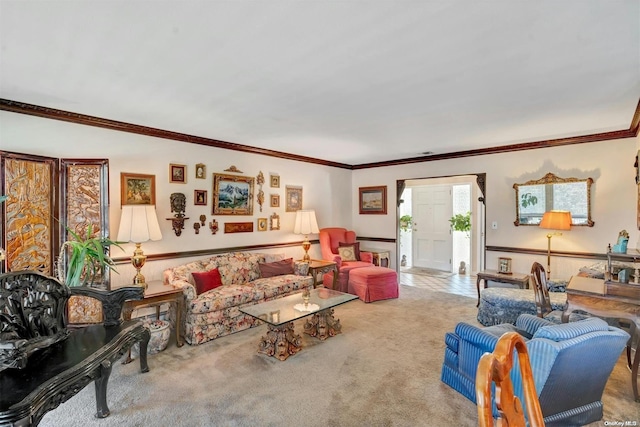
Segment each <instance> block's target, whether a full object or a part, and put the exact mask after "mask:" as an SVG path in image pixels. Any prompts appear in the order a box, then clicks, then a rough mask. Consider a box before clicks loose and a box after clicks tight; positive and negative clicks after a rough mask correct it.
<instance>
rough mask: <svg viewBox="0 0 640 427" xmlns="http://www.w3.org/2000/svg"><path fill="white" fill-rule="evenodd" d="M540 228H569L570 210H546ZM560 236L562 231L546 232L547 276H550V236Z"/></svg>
mask: <svg viewBox="0 0 640 427" xmlns="http://www.w3.org/2000/svg"><path fill="white" fill-rule="evenodd" d="M540 228H546V229H549V230H570V229H571V212H569V211H548V212H545V213H544V215H543V216H542V221H540ZM553 236H562V233H560V232H557V231H556V232H555V233H548V234H547V278H549V279H550V278H551V237H553Z"/></svg>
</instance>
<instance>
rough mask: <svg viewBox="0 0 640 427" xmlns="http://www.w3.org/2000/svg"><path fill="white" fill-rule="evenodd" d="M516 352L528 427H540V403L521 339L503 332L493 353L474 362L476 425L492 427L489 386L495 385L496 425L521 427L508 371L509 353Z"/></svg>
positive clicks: (523, 423) (522, 419)
mask: <svg viewBox="0 0 640 427" xmlns="http://www.w3.org/2000/svg"><path fill="white" fill-rule="evenodd" d="M514 350H516V351H517V352H518V360H519V361H520V375H521V376H522V388H523V390H524V400H525V406H526V409H527V415H528V418H529V426H530V427H544V419H543V416H542V409H541V408H540V401H539V400H538V394H537V393H536V387H535V384H534V382H533V374H532V373H531V364H530V362H529V353H528V352H527V346H526V345H525V342H524V339H523V338H522V336H521V335H519V334H518V333H517V332H507V333H505V334H504V335H502V336H501V337H500V339H499V340H498V343H497V344H496V347H495V349H494V351H493V353H485V354H484V355H483V356H482V357H481V358H480V362H479V363H478V372H477V374H476V400H477V405H478V425H479V426H480V427H489V426H491V427H493V425H494V423H493V413H492V400H491V384H492V383H495V385H496V396H495V399H496V406H497V408H498V412H499V413H500V417H499V419H498V422H497V424H496V425H497V426H505V427H506V426H509V427H525V426H526V425H527V421H526V419H525V414H524V412H523V410H522V404H521V402H520V399H519V398H518V397H517V396H515V395H514V393H513V383H512V382H511V376H510V372H511V368H512V367H513V360H514V359H513V351H514Z"/></svg>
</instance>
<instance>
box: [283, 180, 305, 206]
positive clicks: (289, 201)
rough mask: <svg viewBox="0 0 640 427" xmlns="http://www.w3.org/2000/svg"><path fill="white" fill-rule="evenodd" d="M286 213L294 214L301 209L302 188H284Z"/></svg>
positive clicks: (292, 186) (293, 186)
mask: <svg viewBox="0 0 640 427" xmlns="http://www.w3.org/2000/svg"><path fill="white" fill-rule="evenodd" d="M285 199H286V209H285V210H286V211H287V212H296V211H299V210H300V209H302V187H300V186H297V185H287V186H286V187H285Z"/></svg>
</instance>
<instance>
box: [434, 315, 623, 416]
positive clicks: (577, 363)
mask: <svg viewBox="0 0 640 427" xmlns="http://www.w3.org/2000/svg"><path fill="white" fill-rule="evenodd" d="M509 331H516V332H518V333H520V334H521V335H523V336H524V338H525V341H526V343H527V350H528V352H529V359H530V361H531V368H532V371H533V378H534V381H535V387H536V392H537V394H538V398H539V400H540V405H541V408H542V414H543V416H544V420H545V423H546V425H547V427H550V426H562V427H566V426H581V425H584V424H588V423H591V422H594V421H598V420H600V419H601V418H602V400H601V399H602V393H603V392H604V387H605V385H606V383H607V380H608V378H609V375H611V371H612V370H613V367H614V366H615V364H616V362H617V360H618V358H619V357H620V354H621V353H622V350H623V349H624V348H625V345H626V343H627V340H628V339H629V334H627V333H626V332H625V331H623V330H621V329H619V328H615V327H612V326H609V325H608V324H607V323H606V322H605V321H604V320H602V319H599V318H596V317H593V318H588V319H585V320H580V321H577V322H572V323H565V324H560V325H558V324H554V323H552V322H549V321H547V320H544V319H541V318H539V317H536V316H534V315H531V314H522V315H520V316H519V317H518V319H517V320H516V324H515V325H512V324H501V325H495V326H490V327H486V328H480V327H477V326H473V325H469V324H467V323H458V325H457V326H456V328H455V332H449V333H447V334H446V336H445V344H446V349H445V355H444V363H443V365H442V374H441V380H442V381H443V382H444V383H445V384H447V385H449V386H450V387H452V388H453V389H454V390H456V391H458V392H459V393H461V394H462V395H464V396H465V397H466V398H468V399H469V400H471V401H472V402H474V403H476V393H475V378H476V371H477V367H478V362H479V361H480V357H481V356H482V355H483V354H484V353H485V352H493V350H494V348H495V345H496V343H497V341H498V339H499V338H500V337H501V336H502V334H504V333H505V332H509ZM511 371H512V378H511V379H512V381H513V384H514V392H515V394H516V395H517V396H518V397H519V398H520V399H521V401H523V400H522V399H523V391H522V380H521V378H520V376H519V375H518V373H519V371H520V368H519V366H518V365H517V362H516V365H515V366H514V369H512V370H511ZM586 372H588V373H589V374H588V375H584V374H585V373H586ZM494 413H495V414H496V415H497V412H496V410H495V408H494Z"/></svg>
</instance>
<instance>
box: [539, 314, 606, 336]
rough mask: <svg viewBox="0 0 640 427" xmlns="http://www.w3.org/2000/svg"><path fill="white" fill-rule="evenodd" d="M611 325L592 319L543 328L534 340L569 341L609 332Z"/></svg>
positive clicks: (595, 318)
mask: <svg viewBox="0 0 640 427" xmlns="http://www.w3.org/2000/svg"><path fill="white" fill-rule="evenodd" d="M608 330H609V325H608V324H607V322H605V321H604V320H602V319H599V318H597V317H592V318H589V319H585V320H580V321H578V322H571V323H563V324H560V325H548V326H543V327H541V328H540V329H538V330H537V331H536V333H535V334H533V338H547V339H550V340H553V341H556V342H559V341H564V340H569V339H572V338H575V337H579V336H580V335H584V334H588V333H589V332H598V331H608Z"/></svg>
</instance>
